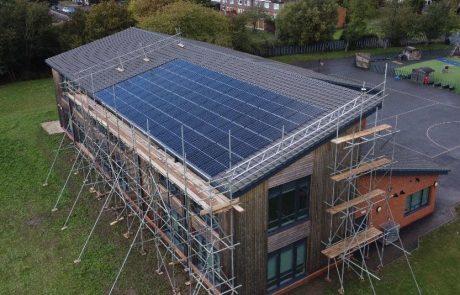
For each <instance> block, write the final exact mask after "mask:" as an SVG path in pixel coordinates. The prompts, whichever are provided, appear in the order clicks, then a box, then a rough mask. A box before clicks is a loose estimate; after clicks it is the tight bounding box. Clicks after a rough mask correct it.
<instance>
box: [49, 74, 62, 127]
mask: <svg viewBox="0 0 460 295" xmlns="http://www.w3.org/2000/svg"><path fill="white" fill-rule="evenodd" d="M51 73H52V74H53V84H54V93H55V96H56V104H57V110H58V114H59V122H60V123H61V126H62V127H64V125H65V123H64V122H63V118H62V110H61V101H62V91H61V86H60V83H61V78H60V76H59V73H58V72H57V71H56V70H54V69H52V70H51Z"/></svg>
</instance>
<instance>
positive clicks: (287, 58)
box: [272, 44, 450, 63]
mask: <svg viewBox="0 0 460 295" xmlns="http://www.w3.org/2000/svg"><path fill="white" fill-rule="evenodd" d="M418 48H420V49H422V50H438V49H447V48H450V45H446V44H430V45H424V46H418ZM357 52H367V53H370V54H371V55H383V54H395V55H396V54H399V53H401V52H402V47H390V48H386V49H385V48H372V49H360V50H349V51H347V52H345V51H331V52H318V53H308V54H292V55H284V56H276V57H272V59H273V60H277V61H281V62H285V63H295V62H305V61H315V60H319V59H322V60H326V59H338V58H347V57H354V56H355V53H357Z"/></svg>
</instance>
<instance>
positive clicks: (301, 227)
mask: <svg viewBox="0 0 460 295" xmlns="http://www.w3.org/2000/svg"><path fill="white" fill-rule="evenodd" d="M310 231H311V226H310V220H307V221H305V222H302V223H300V224H297V225H295V226H291V227H289V228H288V229H286V230H283V231H281V232H279V233H275V234H272V235H270V236H269V237H268V253H271V252H273V251H276V250H278V249H281V248H283V247H285V246H288V245H290V244H292V243H295V242H297V241H299V240H301V239H304V238H306V237H308V236H309V235H310Z"/></svg>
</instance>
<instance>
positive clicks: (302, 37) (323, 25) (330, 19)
mask: <svg viewBox="0 0 460 295" xmlns="http://www.w3.org/2000/svg"><path fill="white" fill-rule="evenodd" d="M336 23H337V4H336V1H335V0H300V1H298V2H292V3H288V4H286V5H285V7H284V8H283V9H281V11H280V12H279V14H278V16H277V17H276V29H277V31H278V36H279V38H280V40H281V41H282V42H284V43H286V44H297V45H305V44H307V43H310V42H319V41H323V40H329V39H331V37H332V34H333V32H334V30H335V25H336Z"/></svg>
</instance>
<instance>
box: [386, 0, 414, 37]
mask: <svg viewBox="0 0 460 295" xmlns="http://www.w3.org/2000/svg"><path fill="white" fill-rule="evenodd" d="M418 22H419V15H418V14H416V13H415V12H414V10H413V9H412V7H411V6H410V4H408V3H405V2H403V3H400V1H399V0H391V1H389V2H388V3H387V5H386V6H385V7H384V9H383V12H382V20H381V22H380V29H381V30H382V33H383V36H384V37H385V38H388V39H390V40H391V41H392V42H393V43H394V44H399V43H400V42H401V40H402V39H404V38H407V37H409V36H411V35H413V34H414V33H415V32H416V27H417V23H418Z"/></svg>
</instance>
